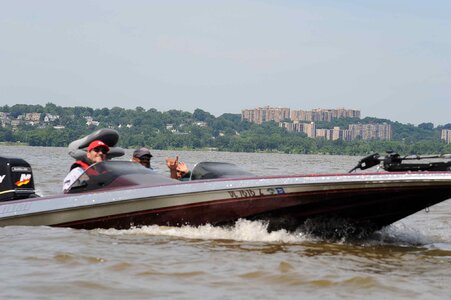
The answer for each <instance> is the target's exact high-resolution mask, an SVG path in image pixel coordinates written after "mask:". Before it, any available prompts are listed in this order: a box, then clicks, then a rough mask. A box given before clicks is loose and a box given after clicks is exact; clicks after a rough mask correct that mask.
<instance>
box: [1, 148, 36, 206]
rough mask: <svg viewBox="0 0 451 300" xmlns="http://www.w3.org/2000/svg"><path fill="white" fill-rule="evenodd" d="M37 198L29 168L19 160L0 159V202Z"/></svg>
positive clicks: (23, 161) (24, 162)
mask: <svg viewBox="0 0 451 300" xmlns="http://www.w3.org/2000/svg"><path fill="white" fill-rule="evenodd" d="M34 197H39V196H38V195H36V193H35V189H34V180H33V172H32V171H31V166H30V164H29V163H27V162H26V161H25V160H23V159H21V158H10V157H0V202H3V201H12V200H19V199H27V198H34Z"/></svg>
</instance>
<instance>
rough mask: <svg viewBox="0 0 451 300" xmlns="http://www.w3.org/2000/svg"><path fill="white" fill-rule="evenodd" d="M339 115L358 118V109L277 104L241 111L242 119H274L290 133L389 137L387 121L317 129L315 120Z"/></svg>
mask: <svg viewBox="0 0 451 300" xmlns="http://www.w3.org/2000/svg"><path fill="white" fill-rule="evenodd" d="M338 118H357V119H360V111H359V110H354V109H345V108H338V109H321V108H317V109H313V110H291V111H290V109H289V108H280V107H269V106H265V107H259V108H255V109H244V110H242V111H241V119H242V120H247V121H249V122H253V123H257V124H262V123H263V122H268V121H274V122H277V123H279V126H280V127H283V128H285V129H287V131H291V132H303V133H305V134H306V135H307V136H308V137H310V138H324V139H326V140H333V141H335V140H340V139H341V140H345V141H351V140H355V139H357V138H361V139H363V140H373V139H377V140H391V139H392V128H391V125H390V124H386V123H384V124H351V125H349V128H348V129H340V127H334V128H333V129H321V128H316V125H315V122H331V121H332V120H333V119H338Z"/></svg>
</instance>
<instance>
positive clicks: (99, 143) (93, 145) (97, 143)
mask: <svg viewBox="0 0 451 300" xmlns="http://www.w3.org/2000/svg"><path fill="white" fill-rule="evenodd" d="M97 147H102V148H105V149H106V151H110V147H108V145H107V144H105V143H104V142H102V141H101V140H95V141H93V142H91V144H89V146H88V151H91V150H92V149H94V148H97Z"/></svg>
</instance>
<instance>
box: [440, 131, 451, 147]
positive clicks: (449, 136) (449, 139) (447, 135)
mask: <svg viewBox="0 0 451 300" xmlns="http://www.w3.org/2000/svg"><path fill="white" fill-rule="evenodd" d="M442 140H444V141H445V143H447V144H449V143H451V130H450V129H442Z"/></svg>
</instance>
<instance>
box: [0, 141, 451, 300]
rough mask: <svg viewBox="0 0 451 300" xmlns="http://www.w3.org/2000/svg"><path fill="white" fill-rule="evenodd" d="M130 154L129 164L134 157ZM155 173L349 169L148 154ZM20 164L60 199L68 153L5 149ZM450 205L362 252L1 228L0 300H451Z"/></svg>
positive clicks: (208, 236)
mask: <svg viewBox="0 0 451 300" xmlns="http://www.w3.org/2000/svg"><path fill="white" fill-rule="evenodd" d="M131 152H132V151H131V150H130V151H127V155H128V156H127V157H126V158H128V157H129V155H131ZM152 153H153V154H154V158H153V162H152V164H153V167H154V168H156V169H157V170H159V171H161V172H162V173H166V174H168V172H167V170H166V167H165V165H164V158H165V157H167V156H173V155H175V154H179V155H180V156H181V157H182V158H183V160H184V161H185V162H187V163H188V165H190V166H191V167H192V166H193V165H194V163H196V162H198V161H201V160H219V161H230V162H233V163H236V164H239V165H241V166H242V167H243V168H244V169H247V170H250V171H252V172H254V173H261V174H295V173H298V174H302V173H339V172H346V171H348V170H349V169H351V168H352V167H353V166H354V165H355V163H356V161H357V160H358V158H356V157H346V156H314V155H285V154H247V153H223V152H182V151H180V152H171V151H153V152H152ZM0 155H6V156H15V157H22V158H25V159H26V160H27V161H28V162H29V163H30V164H31V165H32V167H33V171H34V175H35V180H36V185H37V189H38V191H39V193H40V194H42V195H49V194H54V193H59V192H60V189H61V183H62V178H63V177H64V175H65V173H66V172H67V169H68V166H69V165H70V163H71V162H72V159H71V158H70V157H69V156H68V155H67V150H66V149H65V148H41V147H5V146H0ZM450 217H451V201H448V202H445V203H442V204H440V205H437V206H434V207H431V208H430V211H429V212H428V213H427V212H425V211H422V212H419V213H417V214H415V215H413V216H411V217H408V218H406V219H404V220H402V221H400V222H397V223H395V224H394V225H392V226H390V227H389V228H386V229H384V230H382V231H381V232H378V233H376V234H374V235H373V236H372V237H370V238H368V239H366V240H359V241H346V240H342V241H334V242H330V241H325V240H320V239H318V238H314V237H310V236H308V235H306V234H304V233H302V232H297V233H287V232H285V231H277V232H271V233H268V232H267V230H266V228H265V225H264V224H261V223H259V222H248V221H239V222H237V224H235V226H233V227H229V228H219V227H212V226H201V227H198V228H194V227H183V228H175V227H160V226H149V227H145V228H140V229H130V230H112V229H110V230H92V231H85V230H74V229H68V228H50V227H5V228H0V239H1V242H0V251H1V259H0V264H1V275H0V287H1V289H0V298H1V299H11V298H22V299H49V298H60V297H64V298H68V299H81V298H89V299H118V298H120V299H124V297H125V298H130V299H149V298H152V299H159V298H164V299H195V298H206V299H300V298H303V299H305V298H307V299H310V298H315V299H316V298H325V299H342V298H351V299H361V298H363V297H364V298H365V299H369V298H373V299H375V298H381V297H384V298H387V299H393V298H396V299H402V298H416V299H426V298H427V299H449V298H450V295H451V222H450Z"/></svg>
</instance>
